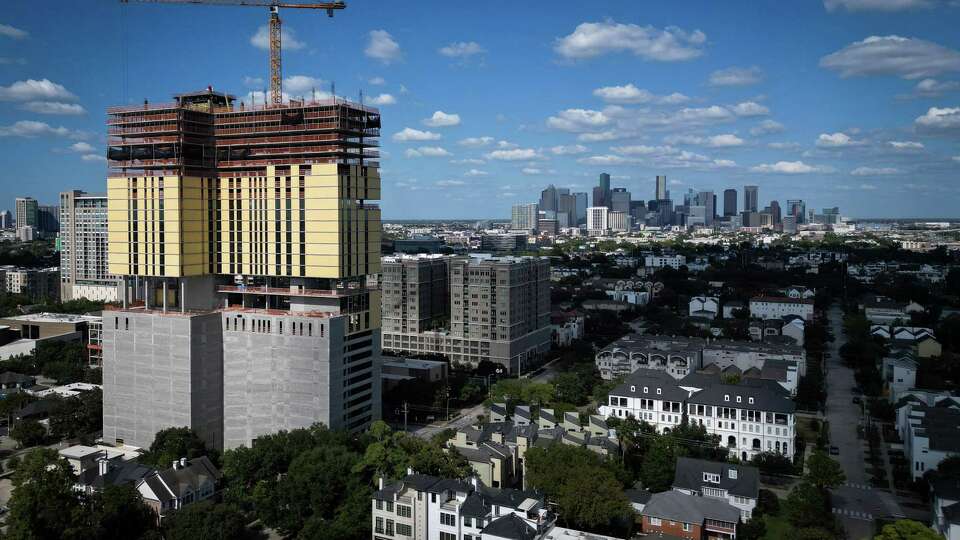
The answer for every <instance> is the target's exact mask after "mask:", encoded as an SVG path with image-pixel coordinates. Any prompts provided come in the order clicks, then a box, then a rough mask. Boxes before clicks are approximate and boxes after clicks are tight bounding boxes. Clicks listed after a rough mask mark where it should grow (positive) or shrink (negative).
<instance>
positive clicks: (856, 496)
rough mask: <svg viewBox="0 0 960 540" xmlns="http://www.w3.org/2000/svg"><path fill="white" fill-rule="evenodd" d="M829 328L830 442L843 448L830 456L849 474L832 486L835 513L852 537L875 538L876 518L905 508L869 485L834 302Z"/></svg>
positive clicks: (852, 383)
mask: <svg viewBox="0 0 960 540" xmlns="http://www.w3.org/2000/svg"><path fill="white" fill-rule="evenodd" d="M829 317H830V329H831V332H832V333H833V337H834V341H833V342H832V343H831V344H830V348H829V350H830V358H829V359H827V366H826V368H827V372H826V376H825V377H824V379H825V380H826V381H827V405H826V417H827V420H828V421H829V422H830V445H831V446H836V447H837V448H839V449H840V455H839V456H831V457H832V458H833V459H835V460H837V461H838V462H839V463H840V466H841V467H842V468H843V472H844V474H845V475H846V476H847V482H846V484H844V485H842V486H840V487H838V488H837V489H835V490H832V492H831V493H832V495H833V497H832V500H833V513H834V514H836V515H837V516H838V517H839V518H840V521H841V522H842V523H843V527H844V529H846V531H847V535H848V537H849V538H850V539H851V540H859V539H862V538H867V539H869V538H873V520H874V519H876V518H880V517H887V516H902V515H903V512H902V510H901V509H900V506H899V505H898V504H897V502H896V500H895V499H894V497H893V495H892V494H890V493H889V492H887V491H883V490H879V489H875V488H873V487H872V486H870V477H869V475H868V474H867V470H866V466H865V457H866V456H865V455H864V451H865V449H866V441H864V440H862V439H860V438H859V437H858V436H857V429H858V427H859V426H860V424H861V422H862V411H861V407H860V405H856V404H854V403H853V402H852V400H853V392H852V390H851V389H852V388H853V387H854V386H856V384H857V383H856V379H855V378H854V376H853V370H852V369H850V368H848V367H847V366H845V365H844V364H843V361H842V360H841V359H840V347H841V346H842V345H843V344H844V343H846V337H845V336H844V334H843V310H842V309H840V307H839V306H836V305H834V306H833V307H831V308H830V310H829Z"/></svg>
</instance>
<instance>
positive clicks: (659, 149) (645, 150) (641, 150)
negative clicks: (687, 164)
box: [610, 144, 677, 156]
mask: <svg viewBox="0 0 960 540" xmlns="http://www.w3.org/2000/svg"><path fill="white" fill-rule="evenodd" d="M610 150H612V151H613V152H615V153H617V154H626V155H641V156H648V155H653V154H673V153H676V152H677V149H676V148H674V147H672V146H647V145H645V144H634V145H629V146H613V147H611V148H610Z"/></svg>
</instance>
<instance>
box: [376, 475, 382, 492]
mask: <svg viewBox="0 0 960 540" xmlns="http://www.w3.org/2000/svg"><path fill="white" fill-rule="evenodd" d="M377 489H383V477H382V476H381V477H380V479H379V481H378V482H377Z"/></svg>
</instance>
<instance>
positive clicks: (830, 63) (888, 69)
mask: <svg viewBox="0 0 960 540" xmlns="http://www.w3.org/2000/svg"><path fill="white" fill-rule="evenodd" d="M820 66H821V67H824V68H827V69H831V70H834V71H838V72H840V76H841V77H857V76H866V75H895V76H897V77H902V78H904V79H920V78H923V77H933V76H936V75H939V74H940V73H947V72H951V71H960V52H957V51H955V50H953V49H948V48H946V47H943V46H941V45H937V44H936V43H932V42H930V41H925V40H922V39H917V38H905V37H900V36H870V37H868V38H867V39H865V40H863V41H857V42H855V43H851V44H850V45H847V46H846V47H844V48H843V49H840V50H839V51H837V52H835V53H832V54H828V55H827V56H824V57H823V58H821V59H820Z"/></svg>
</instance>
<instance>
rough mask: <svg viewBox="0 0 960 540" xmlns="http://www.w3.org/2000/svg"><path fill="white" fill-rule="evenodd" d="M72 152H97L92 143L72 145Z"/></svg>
mask: <svg viewBox="0 0 960 540" xmlns="http://www.w3.org/2000/svg"><path fill="white" fill-rule="evenodd" d="M70 151H71V152H81V153H86V154H89V153H91V152H96V148H94V147H93V145H92V144H90V143H85V142H75V143H73V144H71V145H70Z"/></svg>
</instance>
